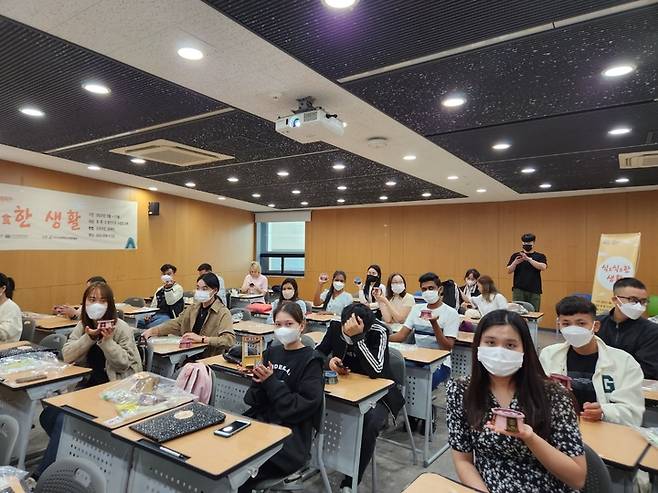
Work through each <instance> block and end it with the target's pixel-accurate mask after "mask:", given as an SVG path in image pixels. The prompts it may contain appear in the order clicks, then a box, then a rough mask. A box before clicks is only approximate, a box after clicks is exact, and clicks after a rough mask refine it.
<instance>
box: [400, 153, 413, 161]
mask: <svg viewBox="0 0 658 493" xmlns="http://www.w3.org/2000/svg"><path fill="white" fill-rule="evenodd" d="M402 159H404V160H405V161H413V160H414V159H416V156H414V155H413V154H407V155H406V156H402Z"/></svg>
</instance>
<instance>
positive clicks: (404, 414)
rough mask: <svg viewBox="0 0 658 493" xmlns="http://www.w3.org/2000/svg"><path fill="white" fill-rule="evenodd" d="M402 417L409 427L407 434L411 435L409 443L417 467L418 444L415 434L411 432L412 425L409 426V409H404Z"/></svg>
mask: <svg viewBox="0 0 658 493" xmlns="http://www.w3.org/2000/svg"><path fill="white" fill-rule="evenodd" d="M402 416H403V417H404V424H405V426H406V427H407V434H408V435H409V443H410V444H411V457H412V460H413V464H414V466H415V465H416V462H417V461H416V443H415V442H414V434H413V433H412V432H411V425H410V424H409V415H408V414H407V408H406V407H403V408H402Z"/></svg>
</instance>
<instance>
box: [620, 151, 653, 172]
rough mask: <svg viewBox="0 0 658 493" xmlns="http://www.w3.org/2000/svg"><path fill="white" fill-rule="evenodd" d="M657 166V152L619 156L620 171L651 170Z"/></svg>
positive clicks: (629, 153) (631, 153)
mask: <svg viewBox="0 0 658 493" xmlns="http://www.w3.org/2000/svg"><path fill="white" fill-rule="evenodd" d="M656 166H658V151H645V152H627V153H626V154H620V155H619V167H620V168H621V169H635V168H653V167H656Z"/></svg>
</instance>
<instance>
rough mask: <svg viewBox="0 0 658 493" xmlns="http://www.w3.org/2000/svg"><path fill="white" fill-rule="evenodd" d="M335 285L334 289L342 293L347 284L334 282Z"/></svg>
mask: <svg viewBox="0 0 658 493" xmlns="http://www.w3.org/2000/svg"><path fill="white" fill-rule="evenodd" d="M333 284H334V289H335V290H336V291H342V290H343V288H344V287H345V283H344V282H342V281H334V283H333Z"/></svg>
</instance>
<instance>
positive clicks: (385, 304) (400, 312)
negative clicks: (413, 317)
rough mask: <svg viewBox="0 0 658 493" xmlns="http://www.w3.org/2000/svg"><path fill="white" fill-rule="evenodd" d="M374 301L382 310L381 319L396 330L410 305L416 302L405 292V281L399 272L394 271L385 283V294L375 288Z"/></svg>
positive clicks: (405, 316)
mask: <svg viewBox="0 0 658 493" xmlns="http://www.w3.org/2000/svg"><path fill="white" fill-rule="evenodd" d="M375 301H376V302H377V303H378V304H379V309H380V310H381V312H382V320H383V321H384V322H386V323H387V324H389V327H391V329H392V330H393V331H397V330H398V329H399V328H400V327H401V326H402V324H403V323H404V321H405V320H406V319H407V317H408V316H409V312H410V311H411V307H413V306H414V305H415V304H416V300H415V299H414V297H413V295H411V294H409V293H407V281H406V280H405V279H404V276H403V275H402V274H400V273H399V272H394V273H393V274H391V275H390V276H389V278H388V282H387V283H386V294H384V291H382V290H377V291H376V293H375Z"/></svg>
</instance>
